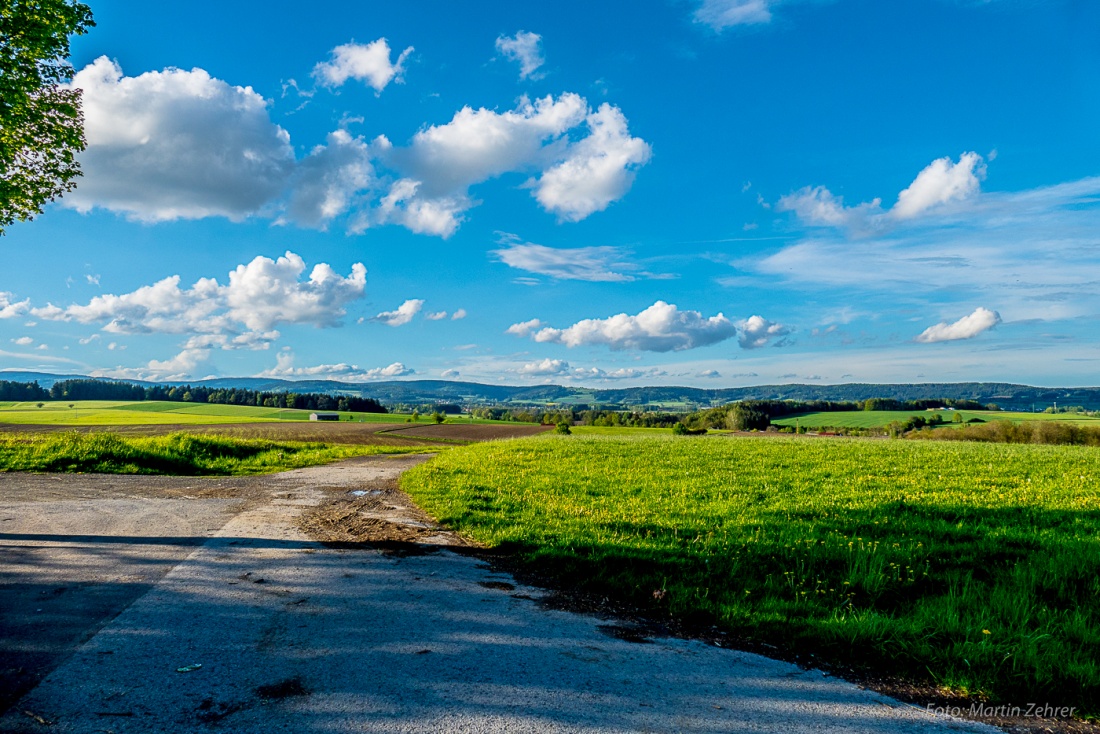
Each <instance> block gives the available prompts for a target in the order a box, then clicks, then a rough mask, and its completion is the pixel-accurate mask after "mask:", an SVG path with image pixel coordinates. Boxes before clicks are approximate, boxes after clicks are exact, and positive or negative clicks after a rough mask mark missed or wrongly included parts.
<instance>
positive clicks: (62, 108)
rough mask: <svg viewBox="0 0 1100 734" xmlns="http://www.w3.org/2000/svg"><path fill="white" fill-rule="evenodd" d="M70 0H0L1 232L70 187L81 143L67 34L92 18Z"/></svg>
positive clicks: (77, 92) (83, 29)
mask: <svg viewBox="0 0 1100 734" xmlns="http://www.w3.org/2000/svg"><path fill="white" fill-rule="evenodd" d="M94 25H95V23H94V21H93V20H92V11H91V9H90V8H89V7H88V6H87V5H84V4H83V3H79V2H72V1H71V0H0V234H3V233H4V230H5V229H6V228H7V227H9V226H10V225H11V224H12V223H13V222H15V221H17V220H18V221H26V220H28V219H31V218H32V217H34V216H35V215H36V214H41V213H42V207H43V206H44V205H45V204H46V202H48V201H52V200H54V199H56V198H57V197H59V196H61V195H62V194H63V193H65V192H66V191H71V190H72V189H73V188H75V186H76V181H75V179H76V177H77V176H79V175H80V165H79V163H78V162H77V160H76V155H77V153H79V152H80V151H82V150H84V119H83V115H82V113H81V109H80V90H79V89H68V88H65V87H64V83H65V82H67V81H69V80H71V79H72V77H73V68H72V67H71V66H70V65H69V63H68V61H67V59H68V56H69V36H71V35H82V34H84V33H85V32H87V30H88V29H89V28H90V27H92V26H94Z"/></svg>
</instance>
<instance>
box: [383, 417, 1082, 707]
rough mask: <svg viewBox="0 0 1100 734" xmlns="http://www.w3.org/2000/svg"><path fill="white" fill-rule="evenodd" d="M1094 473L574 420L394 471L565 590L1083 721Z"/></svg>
mask: <svg viewBox="0 0 1100 734" xmlns="http://www.w3.org/2000/svg"><path fill="white" fill-rule="evenodd" d="M857 415H858V414H857ZM1098 480H1100V453H1098V452H1097V450H1096V449H1092V448H1085V447H1077V446H1035V445H1008V444H984V443H961V442H937V441H921V442H916V441H872V440H850V441H822V440H819V439H812V438H800V437H788V438H784V437H759V438H755V437H726V436H707V437H673V436H671V435H668V434H665V435H659V436H658V435H646V436H633V437H631V436H625V435H618V436H616V435H598V434H591V435H583V434H580V433H578V434H576V435H572V436H553V435H546V436H540V437H538V438H533V439H522V440H514V441H508V442H494V443H485V444H476V445H471V446H466V447H462V448H458V449H454V450H452V451H449V452H447V453H445V454H442V455H440V456H439V457H437V458H436V459H434V460H433V461H431V462H428V463H427V464H424V465H421V466H419V467H417V468H415V469H412V470H410V471H409V472H408V473H406V474H405V475H404V477H403V478H402V487H403V488H404V489H405V490H406V491H407V492H409V493H410V494H411V495H412V496H413V497H414V499H416V501H417V502H418V503H419V504H420V506H421V507H423V508H424V509H425V510H426V511H427V512H428V513H430V514H431V515H433V516H435V517H436V518H438V519H439V520H441V521H442V522H445V523H447V524H448V525H450V526H451V527H453V528H455V529H457V530H459V531H460V532H462V533H464V534H465V535H467V536H469V537H471V538H474V539H476V540H478V541H480V542H482V543H485V544H487V545H489V546H493V547H497V548H500V549H503V550H506V551H510V552H511V554H512V556H513V557H514V558H515V559H516V562H518V563H520V564H524V565H526V566H528V567H529V568H530V569H532V570H537V571H538V573H539V574H540V575H541V576H543V577H547V576H549V577H550V578H553V579H555V580H556V582H557V583H559V584H561V585H564V586H569V587H573V588H579V589H581V590H585V591H588V592H592V593H594V594H598V595H601V596H609V597H612V598H615V599H618V600H620V601H623V602H626V603H629V604H632V605H636V606H638V607H641V608H643V609H650V610H651V611H652V612H654V613H655V614H659V615H663V614H672V615H674V616H676V617H679V618H681V619H686V620H690V621H692V622H694V623H698V624H703V625H711V624H714V625H719V626H720V627H722V628H723V629H725V630H727V631H729V632H731V633H733V634H734V635H737V636H739V637H741V638H742V639H749V640H754V641H758V642H765V643H768V644H772V645H776V646H779V647H781V648H782V649H784V650H785V651H787V652H788V653H791V654H802V655H805V654H810V653H812V654H814V655H816V656H817V659H818V660H825V661H829V662H832V663H836V664H843V665H850V666H855V667H857V668H864V669H867V670H870V671H873V672H875V673H881V674H888V675H898V676H903V677H908V678H910V679H920V680H926V681H928V680H931V681H932V682H934V683H936V684H938V685H941V686H944V687H948V688H950V689H952V690H955V691H958V692H962V693H967V694H971V695H979V696H984V697H988V698H989V699H991V700H993V701H1011V702H1026V701H1035V700H1052V701H1053V700H1057V701H1060V702H1063V704H1064V705H1067V706H1077V707H1078V709H1079V712H1083V713H1086V714H1092V715H1095V714H1097V713H1100V481H1098ZM1037 697H1038V698H1037Z"/></svg>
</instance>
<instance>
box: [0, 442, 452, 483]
mask: <svg viewBox="0 0 1100 734" xmlns="http://www.w3.org/2000/svg"><path fill="white" fill-rule="evenodd" d="M437 450H438V449H437V448H435V447H429V448H425V447H423V446H385V445H367V446H363V445H359V446H332V445H328V444H322V443H304V442H298V441H266V440H257V439H241V438H229V437H226V436H204V435H201V434H194V433H171V434H168V435H166V436H149V437H138V436H121V435H119V434H117V433H109V432H95V433H78V432H76V431H65V432H62V433H38V434H21V435H20V434H0V471H42V472H97V473H105V474H174V475H214V476H241V475H251V474H271V473H274V472H280V471H287V470H290V469H298V468H301V467H305V466H315V465H317V464H327V463H329V462H332V461H337V460H339V459H347V458H351V457H353V456H366V455H373V454H408V453H425V452H430V451H437Z"/></svg>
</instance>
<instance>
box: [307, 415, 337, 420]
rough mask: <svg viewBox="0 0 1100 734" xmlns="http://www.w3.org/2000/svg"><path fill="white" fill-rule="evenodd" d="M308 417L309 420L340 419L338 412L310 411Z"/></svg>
mask: <svg viewBox="0 0 1100 734" xmlns="http://www.w3.org/2000/svg"><path fill="white" fill-rule="evenodd" d="M309 419H310V420H311V421H338V420H340V414H339V413H310V414H309Z"/></svg>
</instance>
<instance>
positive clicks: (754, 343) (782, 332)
mask: <svg viewBox="0 0 1100 734" xmlns="http://www.w3.org/2000/svg"><path fill="white" fill-rule="evenodd" d="M737 326H738V327H739V328H740V330H741V335H740V336H739V337H738V339H737V341H738V343H739V344H740V345H741V347H742V348H743V349H758V348H760V347H763V346H766V345H767V344H769V343H771V342H775V345H776V346H782V344H783V337H785V336H787V335H788V334H790V333H791V330H790V329H789V328H787V327H786V326H784V325H783V324H779V323H776V322H775V321H768V320H767V319H765V318H764V317H762V316H750V317H749V318H747V319H745V320H744V321H742V322H740V323H739V324H738V325H737ZM776 340H779V341H776Z"/></svg>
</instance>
